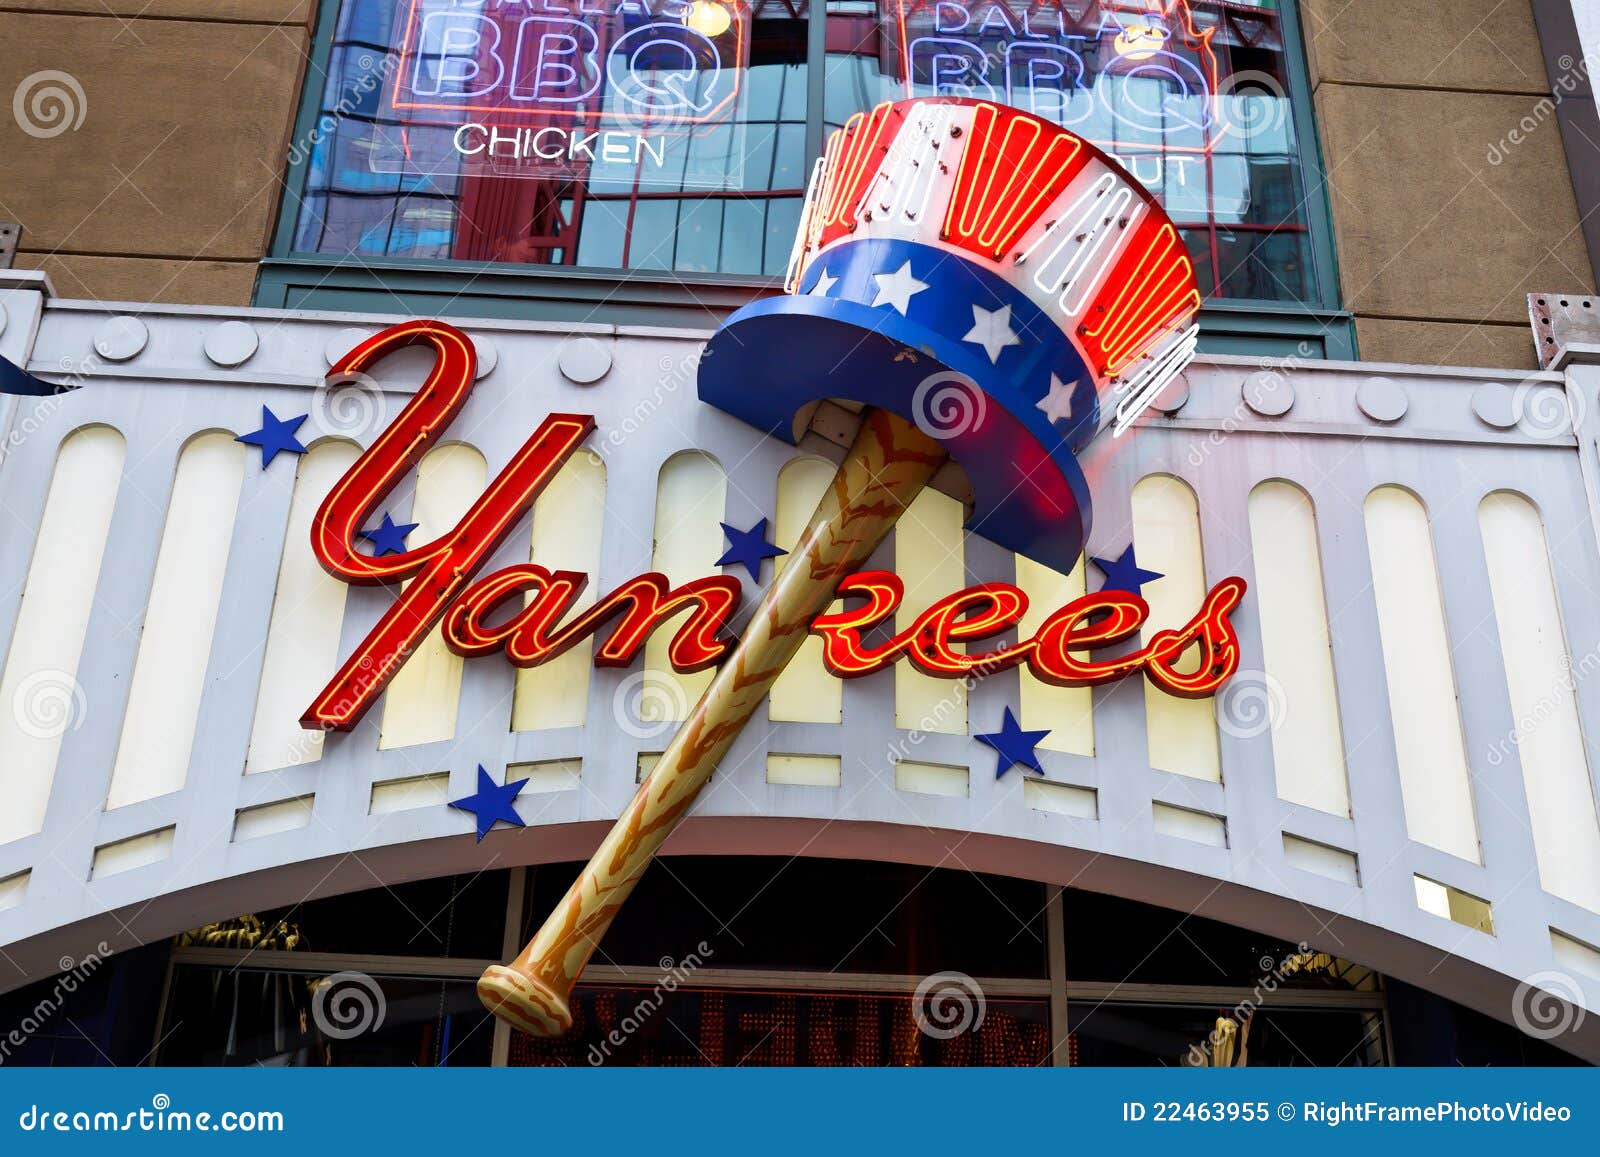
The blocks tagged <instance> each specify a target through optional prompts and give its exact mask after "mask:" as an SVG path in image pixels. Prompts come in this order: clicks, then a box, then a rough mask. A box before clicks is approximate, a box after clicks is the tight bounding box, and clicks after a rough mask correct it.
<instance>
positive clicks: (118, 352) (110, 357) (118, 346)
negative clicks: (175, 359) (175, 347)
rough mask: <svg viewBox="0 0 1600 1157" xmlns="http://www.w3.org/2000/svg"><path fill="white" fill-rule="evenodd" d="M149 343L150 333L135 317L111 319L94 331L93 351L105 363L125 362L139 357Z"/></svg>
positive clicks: (124, 316)
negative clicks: (104, 360)
mask: <svg viewBox="0 0 1600 1157" xmlns="http://www.w3.org/2000/svg"><path fill="white" fill-rule="evenodd" d="M149 341H150V331H149V330H148V329H146V328H145V324H144V322H142V321H140V320H139V319H138V318H136V317H128V316H126V315H123V316H121V317H113V318H110V319H108V320H106V321H105V322H103V323H102V324H101V325H100V328H98V329H96V330H95V331H94V349H95V352H96V353H97V354H99V355H100V356H101V357H103V358H105V359H106V360H107V361H113V362H125V361H128V360H129V359H131V358H135V357H138V356H139V353H140V351H142V350H143V349H144V347H145V345H146V344H147V343H148V342H149Z"/></svg>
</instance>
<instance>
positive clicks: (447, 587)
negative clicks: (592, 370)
mask: <svg viewBox="0 0 1600 1157" xmlns="http://www.w3.org/2000/svg"><path fill="white" fill-rule="evenodd" d="M414 345H421V346H428V347H431V348H432V349H433V351H434V355H435V360H434V364H433V368H432V370H430V371H429V373H428V377H427V380H426V381H424V382H423V384H422V387H421V388H420V389H419V390H418V391H417V393H416V396H415V397H413V398H412V399H411V401H410V402H409V403H407V404H406V407H405V409H404V410H402V411H401V412H400V416H399V417H398V418H396V419H395V420H394V422H393V423H392V424H391V425H390V426H389V427H388V428H387V429H386V430H384V431H383V433H382V434H380V435H379V436H378V439H377V441H375V442H374V443H373V444H372V446H371V447H370V448H369V449H368V450H367V451H366V452H365V453H364V454H362V455H361V457H360V458H359V459H358V460H357V461H356V464H355V465H354V466H352V467H351V468H350V470H349V472H348V473H347V474H345V476H344V477H343V478H341V479H340V480H339V482H338V484H337V485H335V486H334V488H333V490H332V492H331V493H329V495H328V497H327V500H326V501H324V502H323V504H322V506H321V508H320V509H319V510H318V511H317V514H316V517H315V519H313V521H312V524H311V549H312V551H313V552H315V554H316V556H317V561H318V562H320V563H321V564H322V565H323V567H324V568H326V569H327V571H328V572H329V573H330V574H332V575H333V576H334V577H335V578H338V579H340V580H342V581H344V582H347V583H357V584H363V585H373V584H394V583H399V582H401V581H403V580H406V579H411V580H412V581H411V582H410V583H409V584H408V585H407V586H406V588H405V590H404V591H403V592H402V593H401V595H400V597H399V598H398V599H396V600H395V603H394V605H393V606H391V607H390V608H389V610H388V611H387V612H385V614H384V616H383V618H381V619H380V620H378V623H377V625H376V626H375V627H373V628H372V631H371V632H370V633H369V634H368V635H367V637H366V638H365V639H364V640H362V642H361V644H360V645H359V646H358V647H356V649H355V652H354V653H353V654H352V655H351V656H350V658H349V659H348V660H347V661H346V662H345V664H344V666H343V667H341V668H340V669H339V672H338V674H336V675H335V676H334V677H333V679H332V680H331V681H330V682H329V683H328V685H327V686H326V687H325V688H323V690H322V692H321V693H320V694H319V695H318V696H317V697H316V699H315V700H314V701H313V702H312V704H311V706H310V707H308V708H306V712H305V714H304V715H303V716H301V719H300V722H301V724H302V725H303V726H305V727H308V728H313V729H316V728H321V729H323V730H334V731H348V730H350V729H351V728H352V727H354V726H355V725H356V723H357V722H359V721H360V719H361V717H362V716H363V715H364V714H366V712H367V710H368V709H369V708H370V707H371V706H372V704H373V701H374V700H376V699H377V697H378V696H379V695H380V694H381V693H382V692H383V689H384V687H386V686H387V685H388V683H389V680H391V679H393V678H394V676H395V673H396V672H398V671H399V670H400V668H401V667H402V666H403V665H404V664H405V662H406V660H407V659H408V658H410V656H411V653H412V651H413V650H414V649H415V648H416V646H417V644H418V642H419V641H420V640H421V639H422V638H423V636H424V635H426V634H427V633H428V631H429V630H431V629H432V628H433V625H434V624H435V623H437V622H438V621H439V618H440V617H441V616H442V615H443V614H444V612H445V608H446V607H448V606H449V605H450V603H451V601H452V600H453V599H454V598H455V597H456V595H457V594H459V593H460V591H461V589H462V588H463V587H465V586H466V585H467V584H468V583H469V582H470V581H471V580H472V577H473V575H474V574H476V573H477V571H478V569H479V568H480V567H481V566H482V565H483V560H484V559H485V558H487V557H488V555H489V554H490V552H491V551H493V550H494V549H495V547H496V546H498V545H499V544H500V542H501V540H502V539H503V538H504V537H505V536H506V534H507V533H508V532H509V531H510V530H511V528H512V526H514V525H515V524H516V522H517V520H518V519H519V518H521V517H522V515H523V514H524V513H525V512H526V511H527V509H528V507H529V506H530V505H531V504H532V502H533V500H534V498H535V497H537V495H538V494H539V491H541V490H542V489H544V487H545V484H546V483H548V482H549V481H550V479H551V478H552V477H553V476H554V474H555V472H556V471H557V470H559V469H560V468H561V464H562V463H563V462H565V461H566V460H567V458H568V457H569V456H570V455H571V454H572V452H573V451H574V450H575V449H577V447H578V444H579V443H580V442H582V441H583V440H584V438H586V437H588V435H589V432H590V431H591V430H593V429H594V419H593V418H592V417H590V416H588V415H586V414H552V415H550V416H549V417H548V418H546V419H545V420H544V422H543V423H542V424H541V425H540V426H539V428H538V429H537V430H535V431H534V432H533V435H532V437H530V438H529V439H528V440H527V441H526V442H524V443H523V445H522V449H520V450H518V451H517V453H516V454H515V455H514V456H513V457H512V459H511V461H510V462H509V463H507V465H506V467H505V469H504V470H502V471H501V472H500V473H499V474H498V475H497V476H496V477H495V478H494V480H493V481H491V482H490V483H489V486H488V488H487V489H486V490H485V491H484V492H483V494H482V495H481V496H479V498H478V500H477V501H476V502H475V503H473V505H472V509H470V510H468V511H467V513H466V514H465V515H464V516H463V517H462V519H461V521H460V522H458V523H456V525H455V526H454V527H452V528H451V529H450V530H448V531H446V532H445V533H443V534H441V535H439V537H437V538H435V539H434V540H433V541H432V542H429V543H426V544H424V545H422V546H417V547H412V548H411V549H409V550H406V551H404V552H402V553H400V554H391V555H387V556H385V557H382V558H375V557H372V556H371V555H364V554H358V553H357V552H356V550H355V546H354V543H355V538H356V535H357V534H358V533H359V532H360V530H361V528H362V527H363V526H365V525H367V523H368V522H369V521H370V520H371V518H372V516H373V515H374V514H375V513H376V512H377V509H378V506H379V504H380V503H381V502H382V501H383V499H384V498H385V497H386V496H387V495H388V494H389V493H390V491H392V490H393V489H394V488H395V485H396V484H397V483H398V482H399V481H400V478H401V476H402V475H403V474H404V473H405V472H406V471H408V470H410V469H412V468H413V467H414V466H415V465H416V464H417V462H418V461H419V460H420V459H421V457H422V455H423V453H424V452H425V451H426V450H428V449H429V448H430V447H431V446H432V445H434V444H435V442H436V441H437V440H438V437H439V435H440V434H442V433H443V432H444V431H445V430H446V429H447V428H448V427H449V425H450V423H451V422H452V421H453V420H454V419H455V417H456V415H457V414H459V413H460V411H461V407H462V406H463V405H464V404H465V402H466V399H467V394H468V393H469V392H470V391H471V389H472V382H473V377H474V375H475V371H476V366H477V355H476V353H475V352H474V350H473V348H472V342H471V339H469V338H468V337H467V335H466V334H464V333H462V332H461V331H460V330H458V329H456V328H455V327H454V326H451V325H446V324H445V323H444V322H440V321H411V322H405V323H403V324H401V325H397V326H393V327H391V328H390V329H386V330H384V331H383V332H382V333H380V334H376V335H374V336H373V337H371V338H368V339H367V340H366V341H364V342H362V343H361V344H360V345H359V346H357V347H356V348H355V349H353V350H351V351H350V352H349V353H348V354H346V355H345V356H344V357H343V358H341V359H340V361H339V364H338V365H336V366H334V367H333V369H332V370H331V371H329V372H330V375H340V374H351V373H361V372H363V371H365V370H367V369H370V368H371V367H372V366H373V365H374V364H376V363H377V362H378V361H380V360H381V359H382V358H384V357H386V356H387V355H389V354H391V353H393V352H395V351H396V350H399V349H403V348H405V347H407V346H414Z"/></svg>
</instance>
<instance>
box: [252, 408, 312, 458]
mask: <svg viewBox="0 0 1600 1157" xmlns="http://www.w3.org/2000/svg"><path fill="white" fill-rule="evenodd" d="M310 416H311V415H310V414H301V415H300V416H299V417H298V418H289V419H287V420H284V419H282V418H279V417H278V415H276V414H274V413H273V412H272V411H271V410H269V409H267V407H265V406H262V407H261V429H259V430H252V431H250V433H248V434H240V435H239V436H238V437H237V438H235V439H234V441H235V442H247V443H249V444H250V445H252V446H259V447H261V468H262V469H263V470H265V469H266V468H267V467H268V466H271V465H272V460H273V459H274V458H276V457H277V456H278V454H279V452H280V451H281V452H284V453H288V454H304V453H305V452H306V448H305V447H304V446H302V445H300V439H298V438H296V437H295V436H294V434H295V431H296V430H298V429H299V428H300V424H301V423H302V422H304V421H305V420H306V419H307V418H309V417H310Z"/></svg>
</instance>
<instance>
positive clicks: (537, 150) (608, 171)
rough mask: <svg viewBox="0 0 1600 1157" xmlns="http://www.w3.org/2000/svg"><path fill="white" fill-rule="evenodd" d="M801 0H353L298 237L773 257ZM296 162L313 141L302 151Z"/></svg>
mask: <svg viewBox="0 0 1600 1157" xmlns="http://www.w3.org/2000/svg"><path fill="white" fill-rule="evenodd" d="M807 11H808V9H807V5H806V3H805V0H537V2H536V0H343V3H342V4H341V5H340V7H339V11H338V17H337V22H336V26H335V31H334V43H333V49H332V53H331V55H330V59H329V68H328V72H327V83H326V85H325V86H324V91H323V95H322V102H321V108H320V111H319V116H318V118H317V121H316V123H315V124H314V126H313V130H312V133H311V135H310V139H309V141H305V140H303V141H302V142H301V143H300V144H299V145H298V146H297V149H300V150H302V151H303V152H304V153H305V154H306V155H305V157H304V159H305V161H306V167H305V180H304V186H303V189H302V195H301V197H300V200H299V202H298V208H297V213H296V224H295V236H294V247H295V249H296V251H299V252H304V253H326V254H334V255H346V256H358V257H408V258H424V259H453V260H464V261H497V262H514V263H524V264H527V263H532V264H542V265H569V266H570V265H583V266H589V267H599V268H627V269H661V270H667V269H677V270H684V271H696V272H703V273H733V274H767V275H777V274H781V273H782V271H783V267H784V265H785V263H786V262H787V260H788V255H789V246H790V236H789V235H788V234H789V233H790V232H791V231H792V228H793V223H794V221H795V220H796V219H797V216H798V212H799V199H800V197H801V196H802V194H803V193H804V188H803V179H804V178H803V173H804V171H805V156H804V152H805V122H806V63H805V60H806V25H807ZM296 159H300V158H298V157H297V158H296Z"/></svg>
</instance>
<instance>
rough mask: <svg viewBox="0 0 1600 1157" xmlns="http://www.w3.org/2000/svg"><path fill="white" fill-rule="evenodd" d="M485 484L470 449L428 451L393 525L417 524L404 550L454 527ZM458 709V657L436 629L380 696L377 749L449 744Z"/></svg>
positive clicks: (480, 463) (482, 466)
mask: <svg viewBox="0 0 1600 1157" xmlns="http://www.w3.org/2000/svg"><path fill="white" fill-rule="evenodd" d="M488 480H489V465H488V463H487V462H485V461H484V460H483V455H482V454H480V453H478V451H476V450H474V449H473V448H472V447H471V446H463V445H460V444H453V445H445V446H439V447H437V448H435V449H433V450H430V451H428V453H427V454H425V455H424V456H423V458H422V461H421V462H419V463H418V464H417V495H416V498H415V500H414V501H413V503H412V507H411V516H410V517H409V518H406V519H404V520H402V519H399V518H396V520H395V521H397V522H399V521H405V522H414V523H416V524H417V529H415V530H413V531H412V532H411V534H410V535H409V536H408V537H407V538H406V544H407V545H408V546H413V547H415V546H421V545H422V544H423V543H426V542H429V541H431V540H432V539H434V538H436V537H438V536H439V535H441V534H443V533H445V532H446V531H448V530H449V529H450V528H451V527H453V526H455V525H456V523H458V522H460V521H461V518H462V516H463V515H465V514H466V513H467V511H468V510H469V509H470V508H471V506H472V504H473V503H474V502H476V501H477V499H478V496H479V495H481V494H482V493H483V490H484V487H485V486H486V485H487V484H488ZM380 513H381V512H380ZM460 705H461V656H460V655H457V654H454V653H453V652H451V650H450V649H449V648H448V647H446V646H445V645H444V636H443V635H442V634H441V633H440V631H439V628H438V627H435V628H434V629H433V630H432V631H431V632H430V633H429V635H428V637H427V638H426V639H424V640H422V642H421V643H420V644H418V646H417V649H416V651H415V652H414V653H413V654H412V656H411V658H410V659H409V660H407V662H406V665H405V666H404V667H402V668H400V673H399V674H398V675H396V676H395V677H394V679H393V680H392V681H390V683H389V689H388V690H387V691H385V692H384V695H383V728H382V736H381V738H380V739H379V740H378V746H379V747H385V748H387V747H410V746H412V745H413V744H417V743H437V742H439V741H440V740H445V739H453V738H454V737H455V733H456V711H457V709H458V708H459V707H460Z"/></svg>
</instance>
